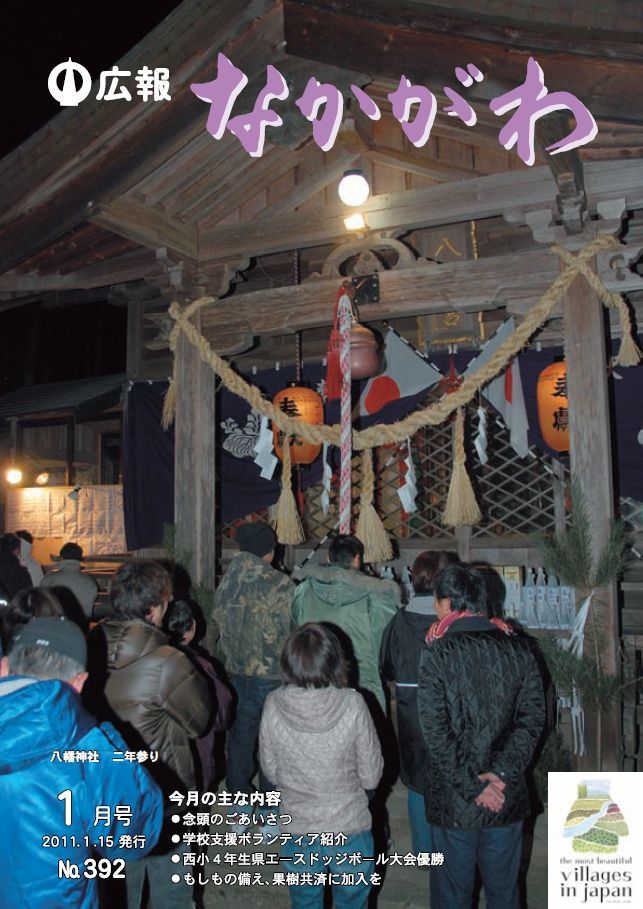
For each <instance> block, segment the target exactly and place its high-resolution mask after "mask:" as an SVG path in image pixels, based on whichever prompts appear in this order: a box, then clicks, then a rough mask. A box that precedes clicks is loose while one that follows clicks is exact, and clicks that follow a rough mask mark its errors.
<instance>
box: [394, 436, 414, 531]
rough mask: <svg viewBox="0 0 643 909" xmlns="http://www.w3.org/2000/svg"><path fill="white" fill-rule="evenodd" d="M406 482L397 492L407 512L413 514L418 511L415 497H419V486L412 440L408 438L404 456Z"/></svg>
mask: <svg viewBox="0 0 643 909" xmlns="http://www.w3.org/2000/svg"><path fill="white" fill-rule="evenodd" d="M404 466H405V473H404V483H403V484H402V486H400V487H399V489H398V490H397V494H398V496H399V498H400V502H401V503H402V508H403V509H404V511H405V512H406V513H407V514H413V512H414V511H417V504H416V502H415V499H416V497H417V493H418V488H417V480H416V475H415V464H414V463H413V455H412V453H411V442H410V440H407V442H406V457H405V458H404Z"/></svg>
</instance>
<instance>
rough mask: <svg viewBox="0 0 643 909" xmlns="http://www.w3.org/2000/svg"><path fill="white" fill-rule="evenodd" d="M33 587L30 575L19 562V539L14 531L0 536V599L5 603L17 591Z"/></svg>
mask: <svg viewBox="0 0 643 909" xmlns="http://www.w3.org/2000/svg"><path fill="white" fill-rule="evenodd" d="M28 587H33V584H32V583H31V576H30V574H29V572H28V571H27V569H26V568H23V567H22V565H21V564H20V540H19V538H18V537H17V536H16V535H15V533H4V534H2V536H0V599H1V600H5V601H6V602H7V603H8V602H9V600H11V599H12V597H14V596H15V595H16V594H17V593H18V592H19V591H21V590H26V589H27V588H28Z"/></svg>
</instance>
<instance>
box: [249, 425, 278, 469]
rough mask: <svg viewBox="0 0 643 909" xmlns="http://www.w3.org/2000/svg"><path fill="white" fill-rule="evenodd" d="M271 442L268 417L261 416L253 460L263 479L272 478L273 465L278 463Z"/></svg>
mask: <svg viewBox="0 0 643 909" xmlns="http://www.w3.org/2000/svg"><path fill="white" fill-rule="evenodd" d="M272 443H273V437H272V430H271V429H270V427H269V426H268V417H262V418H261V426H260V427H259V435H258V436H257V441H256V443H255V447H254V455H255V457H254V462H255V464H256V465H257V466H258V467H260V468H261V478H262V479H263V480H271V479H272V475H273V474H274V472H275V467H276V466H277V464H278V463H279V459H278V458H277V457H276V456H275V455H274V454H273V451H272Z"/></svg>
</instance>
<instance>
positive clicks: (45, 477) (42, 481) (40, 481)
mask: <svg viewBox="0 0 643 909" xmlns="http://www.w3.org/2000/svg"><path fill="white" fill-rule="evenodd" d="M48 482H49V474H48V473H47V471H46V470H43V472H42V473H39V474H38V476H37V477H36V486H46V485H47V483H48Z"/></svg>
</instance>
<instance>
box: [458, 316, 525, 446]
mask: <svg viewBox="0 0 643 909" xmlns="http://www.w3.org/2000/svg"><path fill="white" fill-rule="evenodd" d="M515 327H516V326H515V323H514V320H513V319H512V318H510V319H507V320H506V321H505V322H503V323H502V325H501V326H500V328H499V329H498V330H497V332H496V333H495V335H494V336H493V338H491V339H490V340H489V341H488V342H487V343H486V344H485V346H484V347H483V349H482V351H481V352H480V354H479V355H478V356H477V357H476V358H475V360H472V361H471V363H469V365H468V366H467V368H466V370H465V372H464V375H465V376H467V375H469V373H471V372H474V371H477V370H478V369H480V367H482V366H484V365H485V364H486V363H487V362H488V361H489V359H490V358H491V356H492V355H493V354H494V353H495V352H496V350H497V349H498V348H499V347H500V345H501V344H503V343H504V341H506V340H507V338H508V337H510V336H511V335H512V334H513V332H514V331H515ZM482 394H483V395H484V396H485V398H486V399H487V401H489V403H490V404H491V406H492V407H494V408H495V409H496V410H497V411H498V413H499V414H500V416H501V417H502V419H503V422H504V424H505V426H506V427H507V429H508V430H509V435H510V438H511V447H512V448H513V449H514V451H516V453H517V454H519V455H520V457H521V458H526V457H527V453H528V451H529V442H528V439H527V432H528V430H529V422H528V420H527V411H526V409H525V399H524V397H523V393H522V382H521V380H520V368H519V367H518V360H517V358H514V360H513V361H512V363H511V366H510V367H509V369H507V370H505V372H503V373H500V375H499V376H496V378H495V379H493V380H492V381H491V382H489V384H488V385H487V386H486V388H484V389H483V391H482Z"/></svg>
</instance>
